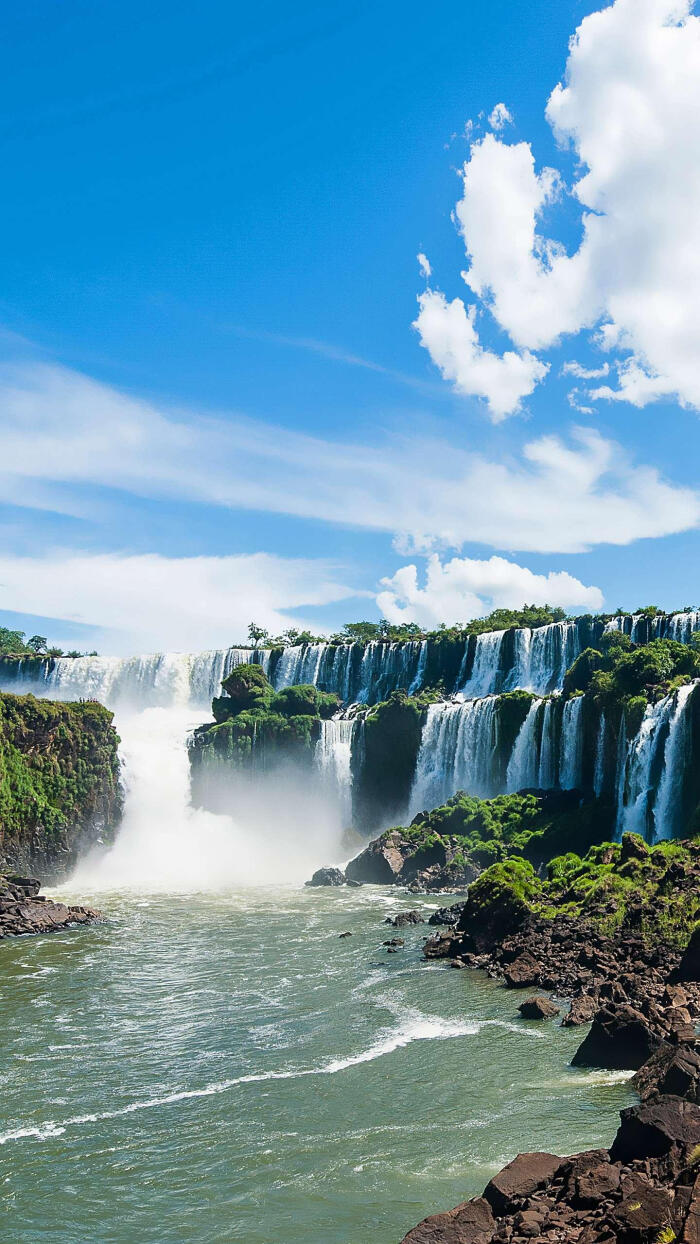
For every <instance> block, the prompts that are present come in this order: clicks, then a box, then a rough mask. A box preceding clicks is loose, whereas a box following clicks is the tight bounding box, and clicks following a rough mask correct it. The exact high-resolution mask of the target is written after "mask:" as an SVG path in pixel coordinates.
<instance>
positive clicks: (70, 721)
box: [0, 693, 120, 855]
mask: <svg viewBox="0 0 700 1244" xmlns="http://www.w3.org/2000/svg"><path fill="white" fill-rule="evenodd" d="M118 741H119V740H118V738H117V735H116V734H115V732H114V729H113V727H112V713H110V712H109V711H108V710H107V709H106V708H103V706H102V705H101V704H97V703H94V702H91V701H87V702H85V703H79V704H59V703H55V702H53V701H48V700H37V699H35V697H34V696H32V695H9V694H4V693H0V855H2V854H4V853H6V851H7V848H8V844H9V843H11V842H16V843H31V842H32V841H33V840H35V839H36V836H37V835H39V836H40V838H41V839H42V845H46V844H49V845H50V844H51V843H55V841H56V840H57V839H58V838H59V837H60V835H61V832H62V831H63V830H64V829H65V828H66V827H67V826H70V825H71V824H73V823H75V822H76V821H81V822H84V821H85V820H86V819H88V818H89V817H90V816H91V815H92V814H94V813H95V812H97V811H98V810H99V811H103V809H101V808H100V809H98V805H99V804H101V803H103V802H104V800H105V799H107V801H108V803H110V805H112V806H113V808H115V809H116V808H117V807H118V805H119V802H120V797H119V761H118V757H117V744H118Z"/></svg>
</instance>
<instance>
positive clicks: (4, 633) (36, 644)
mask: <svg viewBox="0 0 700 1244" xmlns="http://www.w3.org/2000/svg"><path fill="white" fill-rule="evenodd" d="M82 656H90V657H96V656H97V653H96V652H78V651H77V650H76V649H73V650H71V651H70V652H64V651H63V649H62V648H56V647H51V648H49V647H47V639H46V636H45V635H32V636H31V637H30V638H29V639H27V638H26V636H25V632H24V631H13V630H9V629H8V627H6V626H0V657H37V658H43V657H82Z"/></svg>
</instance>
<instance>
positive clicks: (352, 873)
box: [345, 833, 404, 885]
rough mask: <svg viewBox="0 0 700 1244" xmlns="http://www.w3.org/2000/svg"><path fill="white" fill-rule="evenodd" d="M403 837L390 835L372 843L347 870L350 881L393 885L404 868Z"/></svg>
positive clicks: (346, 874) (346, 873)
mask: <svg viewBox="0 0 700 1244" xmlns="http://www.w3.org/2000/svg"><path fill="white" fill-rule="evenodd" d="M401 843H402V839H401V835H400V834H398V833H394V834H389V835H387V836H386V837H382V838H377V839H376V840H375V841H374V842H370V844H369V846H368V847H365V849H364V851H361V852H360V854H359V855H357V856H355V859H354V860H351V861H350V863H349V864H348V866H347V868H346V869H345V876H346V877H347V879H348V881H363V882H368V883H369V884H370V885H393V884H394V883H395V882H396V880H397V879H398V876H399V873H400V872H401V869H402V868H403V862H404V852H403V850H402V849H401Z"/></svg>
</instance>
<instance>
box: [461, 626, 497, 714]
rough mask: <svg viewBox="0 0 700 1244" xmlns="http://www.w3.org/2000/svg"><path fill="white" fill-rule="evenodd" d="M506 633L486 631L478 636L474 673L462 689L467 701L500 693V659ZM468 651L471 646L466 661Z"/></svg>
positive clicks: (473, 666) (472, 672)
mask: <svg viewBox="0 0 700 1244" xmlns="http://www.w3.org/2000/svg"><path fill="white" fill-rule="evenodd" d="M505 633H506V632H505V631H486V632H485V633H484V634H483V635H477V637H476V650H475V652H474V664H473V665H472V671H471V674H470V676H469V678H468V680H467V682H466V683H465V684H464V687H462V689H461V690H462V693H463V694H464V696H465V697H466V698H467V699H469V700H475V699H478V698H479V697H480V696H485V695H493V694H494V693H495V692H496V691H500V687H499V685H498V682H499V673H500V657H501V646H502V644H503V636H504V635H505ZM468 651H469V645H468V644H467V651H466V652H465V658H464V659H465V661H466V659H467V653H468ZM463 664H464V663H463Z"/></svg>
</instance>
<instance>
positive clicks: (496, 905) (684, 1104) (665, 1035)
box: [402, 836, 700, 1244]
mask: <svg viewBox="0 0 700 1244" xmlns="http://www.w3.org/2000/svg"><path fill="white" fill-rule="evenodd" d="M643 850H645V848H644V846H643V844H640V843H639V842H638V841H635V840H634V839H633V838H631V837H628V836H626V837H625V839H624V840H623V844H622V850H621V856H622V865H621V866H622V867H624V866H625V864H626V863H627V862H628V861H633V860H634V859H635V857H636V856H638V855H639V853H640V852H641V851H643ZM692 859H693V856H692V855H691V860H692ZM669 871H670V872H671V874H672V875H671V876H670V877H668V884H673V885H674V887H677V888H678V889H679V890H680V892H681V893H682V892H683V890H684V888H685V889H687V890H688V891H689V892H690V891H691V890H692V892H693V894H695V895H696V894H697V888H698V871H697V869H696V866H695V863H694V862H692V863H690V864H688V863H687V862H686V864H685V866H684V867H683V868H680V866H678V865H677V864H676V865H674V863H673V862H671V864H670V865H669ZM665 883H666V882H665V875H664V876H662V878H661V879H660V886H661V887H663V885H664V884H665ZM483 888H484V887H483V886H482V890H483ZM474 889H476V890H477V891H478V887H474V888H473V889H472V891H470V893H469V895H468V896H467V899H466V901H465V902H464V903H457V904H455V905H454V906H453V907H451V908H444V909H441V910H440V911H439V912H436V913H434V916H433V917H431V920H432V921H433V923H434V924H436V925H442V926H443V927H444V926H447V928H446V931H441V932H439V933H437V934H433V935H432V936H431V937H430V938H429V939H428V941H427V942H426V944H425V946H424V953H425V955H426V957H428V958H444V959H447V960H449V962H450V964H451V965H453V966H455V967H460V968H475V969H482V970H485V971H487V972H488V973H489V974H491V975H492V976H499V977H501V978H502V979H503V980H504V982H505V984H506V986H507V987H509V988H512V989H518V990H524V989H539V990H546V991H547V993H546V994H544V993H540V994H537V995H535V996H534V997H532V998H528V1000H527V1003H526V1004H524V1005H523V1006H522V1007H521V1008H520V1009H521V1013H524V1015H525V1016H526V1017H530V1018H540V1019H545V1018H553V1017H554V1015H556V1014H558V1013H559V1012H558V1008H557V1006H556V1005H554V1004H553V1003H552V1001H551V995H554V998H555V999H556V1000H560V999H562V998H564V997H566V998H568V999H569V1000H570V1005H569V1009H568V1013H567V1014H566V1015H565V1017H564V1019H563V1020H562V1023H563V1024H565V1025H567V1026H579V1025H584V1024H587V1023H589V1022H590V1021H592V1023H591V1027H590V1028H589V1030H588V1033H587V1035H586V1036H585V1038H584V1040H583V1042H582V1044H581V1045H580V1047H579V1049H578V1051H577V1053H576V1054H575V1055H574V1058H573V1060H572V1061H573V1064H574V1065H579V1066H589V1067H604V1068H615V1069H629V1070H630V1071H634V1072H636V1074H635V1077H634V1079H633V1081H632V1083H633V1087H634V1088H635V1089H636V1091H637V1092H638V1094H639V1096H640V1104H639V1105H637V1106H632V1107H630V1108H628V1109H626V1110H623V1111H622V1113H621V1121H620V1127H619V1129H618V1132H617V1135H616V1137H615V1139H614V1141H613V1143H612V1145H611V1147H610V1148H609V1149H596V1150H592V1151H589V1152H586V1153H580V1154H576V1155H574V1156H572V1157H560V1156H558V1155H555V1154H550V1153H535V1154H532V1153H525V1154H520V1155H518V1157H516V1158H515V1159H514V1160H513V1161H512V1162H511V1163H509V1164H508V1166H506V1167H505V1168H504V1169H503V1170H502V1171H501V1172H500V1173H499V1174H498V1175H495V1176H494V1177H493V1179H492V1180H491V1181H490V1182H489V1184H488V1185H487V1187H486V1189H485V1190H484V1193H483V1195H482V1196H481V1197H476V1198H474V1199H472V1200H471V1201H467V1202H464V1203H463V1204H461V1205H458V1206H456V1207H455V1208H454V1209H452V1210H449V1211H447V1212H445V1213H440V1214H436V1215H434V1216H432V1217H430V1218H427V1219H425V1220H424V1221H423V1222H422V1223H420V1224H419V1225H418V1226H417V1227H414V1228H413V1229H412V1230H411V1231H409V1233H408V1234H407V1235H406V1236H405V1237H404V1240H403V1242H402V1244H521V1242H524V1241H535V1242H538V1244H545V1242H547V1244H555V1242H558V1241H576V1242H577V1244H613V1241H625V1242H629V1244H634V1242H639V1244H672V1242H673V1241H679V1242H684V1244H700V1055H699V1054H698V1052H697V1049H696V1040H697V1038H696V1025H697V1023H698V1020H699V1019H700V926H695V928H694V930H693V932H692V933H691V935H690V938H689V940H687V944H686V945H685V947H684V948H682V947H681V946H680V945H679V944H678V942H677V940H676V939H675V938H671V939H669V940H668V941H664V940H663V939H662V938H659V939H657V940H655V941H653V942H650V941H649V940H648V939H647V938H645V937H644V936H643V935H642V932H641V927H642V921H641V914H640V913H639V912H638V911H637V910H636V908H635V906H634V904H632V905H631V906H630V907H629V908H628V910H627V912H626V914H625V919H624V920H623V921H622V923H621V924H620V925H619V926H618V927H617V928H612V929H611V930H610V931H606V930H605V929H604V927H603V928H602V927H601V922H600V919H598V920H588V921H582V920H581V919H580V918H572V917H571V916H569V915H567V914H565V913H560V914H553V915H552V916H551V917H550V918H543V917H542V916H540V915H537V914H535V913H533V912H532V910H530V908H529V907H528V905H527V903H525V902H522V901H521V900H520V898H519V896H518V895H517V893H515V891H514V890H513V889H512V888H511V889H509V888H508V887H499V886H497V885H495V884H494V885H492V887H491V890H490V893H487V894H486V896H485V895H484V894H483V893H481V894H479V893H476V894H475V893H474ZM548 995H549V996H548ZM538 1003H539V1004H540V1005H539V1006H538V1005H537V1004H538Z"/></svg>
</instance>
